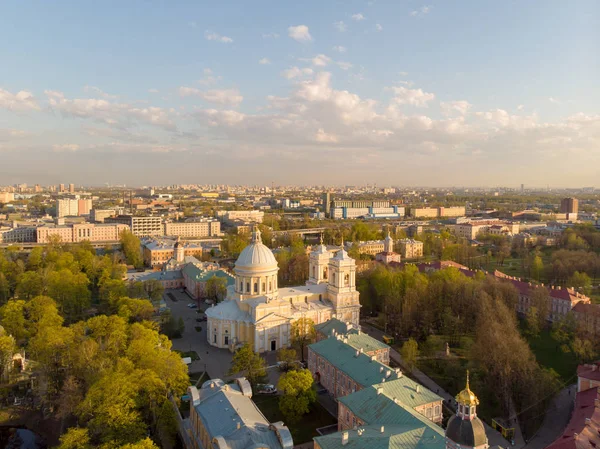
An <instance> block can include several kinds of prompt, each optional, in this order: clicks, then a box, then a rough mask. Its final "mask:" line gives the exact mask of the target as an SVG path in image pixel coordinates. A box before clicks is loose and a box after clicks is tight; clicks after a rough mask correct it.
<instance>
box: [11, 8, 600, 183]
mask: <svg viewBox="0 0 600 449" xmlns="http://www.w3.org/2000/svg"><path fill="white" fill-rule="evenodd" d="M33 3H34V4H35V6H30V7H28V9H27V10H25V9H24V7H23V6H22V5H21V4H18V3H12V4H3V5H2V6H0V15H1V16H2V17H3V18H4V19H5V20H4V22H5V23H4V25H3V26H2V27H0V49H1V50H2V53H3V55H4V60H3V73H2V75H3V76H2V77H1V78H0V155H1V157H2V160H3V162H4V163H3V164H0V179H1V180H2V182H1V184H12V183H19V182H27V183H34V182H38V183H41V184H58V183H60V182H64V181H62V180H70V182H75V183H77V184H78V185H81V184H86V185H90V184H91V185H103V184H105V183H110V184H127V185H154V184H196V183H201V184H216V183H219V184H221V183H223V184H246V185H252V184H260V185H270V184H271V182H275V184H284V185H289V184H296V185H299V184H303V185H323V184H324V185H364V184H372V183H373V181H374V180H376V181H377V184H378V185H380V186H384V185H398V186H411V185H412V186H431V187H444V186H452V185H454V186H463V185H464V186H467V185H474V186H477V185H478V186H482V187H493V186H499V185H508V186H511V187H512V186H514V187H515V188H518V186H519V185H520V184H521V183H523V182H524V183H525V185H526V186H528V185H529V186H535V185H537V186H546V185H548V184H549V185H551V186H554V187H553V188H557V187H556V186H560V187H583V186H593V185H594V181H595V178H596V176H595V175H596V173H597V170H596V168H595V167H596V166H597V164H598V163H599V162H600V153H599V152H598V150H597V149H598V147H599V144H600V115H599V113H598V109H597V105H598V104H600V91H599V90H598V89H597V87H596V80H597V79H599V78H600V59H599V58H598V56H597V55H598V54H600V52H599V51H598V48H597V44H596V42H598V39H597V37H598V36H597V31H596V30H597V29H600V23H598V22H599V17H600V6H599V5H597V4H596V3H595V2H593V1H581V2H578V3H577V6H578V7H577V8H573V7H572V6H571V5H567V4H564V3H563V2H558V1H549V2H541V1H537V2H528V3H527V4H522V3H518V2H510V3H507V2H503V3H502V4H492V3H487V2H486V3H479V2H474V1H469V2H462V3H461V4H446V3H443V2H439V1H437V2H436V1H431V2H429V1H427V2H422V1H406V2H398V3H393V4H392V3H391V2H387V1H381V0H379V1H360V2H359V1H352V2H339V1H331V2H327V3H326V4H325V5H323V4H322V2H314V1H309V2H303V3H302V4H288V3H286V4H279V3H277V2H264V3H262V4H261V5H251V4H246V3H244V2H239V1H235V2H230V3H228V4H227V5H223V4H218V5H216V4H215V5H206V4H204V5H198V4H195V3H193V2H180V3H178V4H177V5H169V6H168V7H163V6H158V5H155V4H153V5H151V7H148V5H147V4H143V3H141V2H130V3H127V4H126V5H123V4H121V3H116V2H112V3H111V2H109V3H103V4H102V5H100V4H88V5H81V4H79V3H77V2H61V3H60V4H59V5H58V6H57V5H49V4H45V3H43V2H33ZM25 12H26V15H27V26H23V21H24V19H23V18H24V17H25ZM567 160H570V161H572V162H571V163H569V165H572V166H573V167H577V168H576V169H571V170H565V166H566V165H567ZM300 164H302V169H300Z"/></svg>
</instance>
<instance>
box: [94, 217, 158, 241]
mask: <svg viewBox="0 0 600 449" xmlns="http://www.w3.org/2000/svg"><path fill="white" fill-rule="evenodd" d="M104 222H105V223H121V224H126V225H127V226H129V228H130V229H131V232H132V233H133V234H134V235H136V236H138V237H154V236H162V235H164V233H165V229H164V226H163V222H162V218H161V217H150V216H147V217H138V216H134V215H117V216H116V217H107V218H105V219H104Z"/></svg>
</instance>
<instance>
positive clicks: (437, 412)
mask: <svg viewBox="0 0 600 449" xmlns="http://www.w3.org/2000/svg"><path fill="white" fill-rule="evenodd" d="M439 414H440V406H439V405H436V406H435V413H434V414H433V415H434V416H438V415H439Z"/></svg>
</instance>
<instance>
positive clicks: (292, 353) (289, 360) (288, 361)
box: [277, 348, 298, 368]
mask: <svg viewBox="0 0 600 449" xmlns="http://www.w3.org/2000/svg"><path fill="white" fill-rule="evenodd" d="M297 357H298V354H297V353H296V350H295V349H293V348H281V349H280V350H279V351H277V361H278V362H282V363H283V364H284V365H285V367H286V368H289V367H291V366H293V364H294V362H296V360H297Z"/></svg>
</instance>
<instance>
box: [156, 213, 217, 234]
mask: <svg viewBox="0 0 600 449" xmlns="http://www.w3.org/2000/svg"><path fill="white" fill-rule="evenodd" d="M165 235H168V236H179V237H184V238H185V237H188V238H189V237H214V236H219V235H221V222H220V221H218V220H213V219H210V218H203V219H201V220H196V221H186V222H182V223H175V222H167V223H165Z"/></svg>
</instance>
